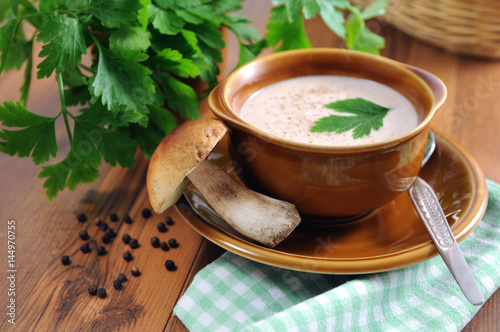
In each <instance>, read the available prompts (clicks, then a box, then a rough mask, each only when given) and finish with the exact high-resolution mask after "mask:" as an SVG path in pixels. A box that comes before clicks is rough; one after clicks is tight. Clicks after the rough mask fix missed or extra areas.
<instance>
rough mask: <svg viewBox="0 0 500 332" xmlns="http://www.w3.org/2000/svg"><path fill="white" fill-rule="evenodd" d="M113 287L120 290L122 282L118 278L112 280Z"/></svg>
mask: <svg viewBox="0 0 500 332" xmlns="http://www.w3.org/2000/svg"><path fill="white" fill-rule="evenodd" d="M113 287H114V288H115V289H117V290H120V289H122V288H123V287H122V283H121V282H120V280H114V281H113Z"/></svg>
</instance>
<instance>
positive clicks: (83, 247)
mask: <svg viewBox="0 0 500 332" xmlns="http://www.w3.org/2000/svg"><path fill="white" fill-rule="evenodd" d="M80 250H81V251H82V252H83V253H84V254H86V253H89V252H90V246H89V244H88V243H84V244H82V245H81V246H80Z"/></svg>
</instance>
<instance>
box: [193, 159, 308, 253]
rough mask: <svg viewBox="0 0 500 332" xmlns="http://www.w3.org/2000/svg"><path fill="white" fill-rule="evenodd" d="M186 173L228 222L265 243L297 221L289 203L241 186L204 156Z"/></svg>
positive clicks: (285, 233)
mask: <svg viewBox="0 0 500 332" xmlns="http://www.w3.org/2000/svg"><path fill="white" fill-rule="evenodd" d="M187 177H188V178H189V180H190V181H191V182H192V183H193V184H194V185H195V186H196V188H197V189H198V190H199V191H200V193H201V194H202V195H203V197H204V198H205V199H206V200H207V202H208V203H209V204H210V205H211V206H212V208H213V209H214V210H215V211H216V212H217V213H218V214H219V215H220V216H221V217H222V218H223V219H224V220H225V221H226V222H227V223H228V224H229V225H231V226H232V227H233V228H234V229H235V230H237V231H238V232H240V233H241V234H243V235H246V236H248V237H249V238H251V239H254V240H256V241H258V242H260V243H262V244H264V245H266V246H268V247H271V248H272V247H274V246H276V245H277V244H278V243H280V242H281V241H282V240H283V239H285V238H286V237H287V236H288V235H289V234H290V233H291V232H292V231H293V230H294V229H295V227H296V226H297V225H298V224H299V222H300V215H299V213H298V212H297V209H296V208H295V206H294V205H293V204H291V203H288V202H284V201H280V200H277V199H274V198H271V197H268V196H265V195H262V194H260V193H257V192H255V191H252V190H250V189H248V188H246V187H244V186H243V185H241V184H240V183H239V182H238V181H236V180H235V179H234V178H232V177H231V176H230V175H229V174H228V173H226V172H225V171H224V170H223V169H222V168H220V167H218V166H217V165H215V164H213V163H211V162H210V161H208V160H204V161H202V162H201V163H200V164H199V165H198V166H196V167H195V168H194V169H193V170H192V171H191V172H190V173H189V174H188V175H187Z"/></svg>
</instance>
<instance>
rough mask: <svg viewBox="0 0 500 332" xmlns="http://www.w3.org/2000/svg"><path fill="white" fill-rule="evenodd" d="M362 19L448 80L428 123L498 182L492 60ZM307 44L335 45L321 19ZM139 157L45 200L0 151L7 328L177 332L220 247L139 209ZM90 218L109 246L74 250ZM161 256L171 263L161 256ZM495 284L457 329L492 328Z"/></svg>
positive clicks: (498, 114) (262, 6)
mask: <svg viewBox="0 0 500 332" xmlns="http://www.w3.org/2000/svg"><path fill="white" fill-rule="evenodd" d="M268 9H269V4H268V2H267V1H247V4H246V8H245V9H244V11H245V13H246V14H247V15H248V16H249V17H250V18H251V19H252V20H253V21H254V26H255V27H257V28H258V29H259V30H260V31H261V32H263V31H264V26H265V23H266V20H267V13H268ZM372 23H373V24H372V26H371V27H372V28H373V29H375V30H377V31H378V32H380V33H382V34H383V35H385V36H386V38H387V46H386V48H385V50H384V51H383V55H385V56H387V57H390V58H393V59H396V60H399V61H402V62H405V63H408V64H412V65H415V66H418V67H421V68H422V69H425V70H428V71H430V72H432V73H434V74H436V75H437V76H439V77H440V78H441V79H442V80H443V81H444V82H445V83H446V85H447V87H448V93H449V95H448V99H447V101H446V103H445V104H444V106H443V107H441V110H440V111H439V113H438V114H437V116H436V118H435V119H434V121H433V126H435V127H439V128H441V129H442V130H444V131H445V132H446V133H448V134H449V135H451V136H452V137H454V138H455V139H456V140H457V141H458V142H460V143H461V144H462V145H463V146H464V147H465V148H466V149H467V150H468V151H469V152H470V153H471V154H472V155H473V156H474V157H475V159H476V160H477V161H478V163H479V164H480V166H481V167H482V169H483V171H484V174H485V175H486V177H487V178H490V179H492V180H494V181H497V182H500V172H499V171H498V165H499V164H500V149H499V147H498V143H499V140H498V136H497V135H498V134H499V131H500V111H498V109H497V110H496V109H495V106H496V107H497V108H498V107H499V106H498V105H500V62H494V61H485V60H481V59H473V58H467V57H463V56H457V55H453V54H449V53H446V52H444V51H441V50H439V49H436V48H434V47H430V46H427V45H425V44H423V43H421V42H418V41H416V40H414V39H412V38H410V37H408V36H406V35H404V34H402V33H400V32H398V31H395V30H394V29H392V28H390V27H387V26H383V25H382V24H380V23H378V22H372ZM307 29H308V31H309V33H310V36H311V40H312V42H313V44H314V46H330V47H338V46H341V44H340V42H339V41H338V39H336V38H333V36H332V34H331V33H329V32H327V30H326V28H325V26H324V25H323V23H322V22H321V21H317V20H315V21H310V22H308V23H307ZM234 46H235V44H234V41H232V42H230V43H229V49H230V50H229V58H228V62H229V63H234V61H235V59H236V57H237V54H236V53H234ZM20 80H21V75H19V74H17V73H9V74H5V75H2V77H1V78H0V100H1V101H4V100H17V98H18V96H19V93H18V87H19V86H20ZM28 108H29V109H30V110H32V111H34V112H36V113H40V114H45V115H49V114H55V112H57V110H58V109H59V104H58V94H57V88H56V83H55V81H54V79H53V78H51V79H46V80H43V81H35V82H34V84H33V88H32V91H31V97H30V100H29V102H28ZM59 125H61V124H58V127H57V131H58V133H59V134H60V136H58V145H59V149H60V151H63V152H64V151H67V149H68V142H67V139H66V138H65V137H66V136H64V132H63V131H64V130H63V127H62V126H59ZM146 169H147V160H145V159H144V158H143V157H141V156H140V155H138V157H137V167H136V168H135V169H122V168H120V167H115V168H111V167H109V166H107V165H105V166H103V167H101V169H100V173H101V176H100V178H99V179H98V180H97V181H96V182H95V183H93V184H90V185H81V186H79V187H78V188H77V189H76V190H75V191H74V192H70V191H65V192H63V193H62V194H60V195H59V196H58V197H57V198H56V199H55V200H54V201H53V202H51V203H49V202H47V199H46V197H45V192H44V190H43V189H42V184H43V181H42V180H41V179H37V174H38V172H39V171H40V168H39V167H37V166H34V165H33V164H32V162H31V161H30V160H28V159H19V158H12V157H9V156H6V155H3V154H2V155H0V174H1V176H0V225H1V227H0V234H1V245H0V248H2V250H3V251H4V252H3V254H2V255H3V256H2V259H1V264H0V266H1V271H2V272H1V273H2V280H3V281H2V283H1V287H0V303H1V308H2V309H1V312H2V316H1V317H2V318H1V319H0V324H1V326H0V330H2V331H5V330H6V329H13V328H14V325H11V324H9V323H8V322H7V319H8V318H9V317H8V316H6V305H8V303H9V302H8V301H9V300H10V299H11V298H13V297H12V296H11V295H9V294H8V293H9V292H8V291H9V286H10V285H9V283H6V282H5V280H6V274H7V272H6V271H7V270H8V268H7V258H6V256H7V254H5V252H6V247H7V245H6V237H7V222H8V220H15V225H16V230H15V232H16V235H15V243H16V258H15V269H16V270H17V273H15V278H16V279H15V305H16V307H15V308H16V309H15V313H16V324H15V328H16V329H17V330H19V331H35V330H37V331H48V330H60V331H68V330H84V331H86V330H93V331H100V330H111V329H117V328H120V329H121V330H134V331H158V330H161V329H164V330H168V331H170V330H182V329H185V327H184V326H183V324H182V323H181V322H180V321H179V320H178V319H177V318H176V317H174V316H173V315H172V309H173V307H174V305H175V304H176V302H177V301H178V300H179V298H180V296H181V295H182V294H183V292H184V291H185V289H186V287H188V286H189V284H190V282H191V280H192V279H193V277H194V275H195V274H196V273H197V272H198V271H199V270H200V269H202V268H203V267H204V266H206V265H207V264H208V263H209V262H210V261H212V260H214V259H215V258H216V257H218V256H220V255H221V254H222V253H223V252H224V251H223V250H222V249H220V248H218V247H217V246H215V245H213V244H211V243H210V242H209V241H207V240H204V239H203V238H202V237H201V236H199V235H198V234H197V233H196V232H195V231H193V230H192V229H191V228H190V227H189V226H188V225H186V224H184V223H183V222H180V221H179V220H180V218H179V216H178V215H176V213H175V211H173V210H171V211H168V212H167V213H165V214H164V215H162V216H153V217H152V218H150V219H145V218H143V217H142V216H141V210H142V209H143V208H148V207H149V201H148V197H147V193H146V186H145V172H146ZM81 212H84V213H86V215H87V216H88V217H89V221H88V222H86V223H79V222H77V220H76V215H77V214H78V213H81ZM111 212H116V213H117V214H118V216H119V217H120V218H121V217H123V216H124V214H125V213H129V214H130V216H131V217H132V219H133V220H134V222H133V224H131V225H129V224H124V223H122V222H121V221H119V222H117V223H114V222H111V221H110V220H109V217H108V216H109V214H110V213H111ZM167 215H168V216H171V217H172V218H173V220H174V221H176V223H175V225H173V226H171V227H169V231H168V232H167V233H163V234H161V235H159V237H160V238H161V239H162V240H167V239H169V238H176V239H177V241H178V242H179V243H180V246H179V248H177V249H171V250H170V251H168V252H163V251H161V250H160V249H153V248H151V246H150V244H149V239H150V238H151V236H153V235H157V234H159V233H158V231H157V230H156V224H157V223H158V222H159V221H162V220H163V219H164V217H165V216H167ZM95 217H100V218H102V219H105V221H107V222H108V224H109V225H110V226H111V227H112V228H114V229H115V230H116V231H117V232H118V239H117V240H115V242H114V243H112V244H110V245H107V249H108V254H107V255H105V256H97V253H96V251H95V250H94V251H93V252H91V253H90V254H82V253H81V252H80V251H79V247H80V245H81V243H82V241H81V240H80V239H79V238H78V232H79V231H80V230H83V229H87V230H88V232H89V234H90V236H91V244H92V246H95V242H96V241H100V240H99V239H100V236H101V235H102V234H103V233H102V231H100V230H98V228H97V227H96V226H95V225H94V224H93V222H92V220H93V219H94V218H95ZM124 233H128V234H130V235H131V236H132V237H135V238H137V239H138V240H139V243H140V244H141V247H140V248H139V249H136V250H133V255H134V260H133V261H131V262H125V261H124V260H123V259H122V258H121V256H122V253H123V251H124V250H126V249H127V248H126V245H125V244H123V242H122V241H121V239H120V238H121V236H122V235H123V234H124ZM65 254H66V255H69V256H70V257H71V261H72V264H71V265H69V266H63V265H62V264H61V263H60V257H61V256H62V255H65ZM166 259H172V260H173V261H174V262H175V263H176V264H177V266H178V269H177V271H175V272H168V271H167V270H166V269H165V267H164V266H163V264H164V262H165V260H166ZM133 266H137V267H139V269H140V270H141V271H142V275H141V276H140V277H137V278H134V277H132V276H131V275H130V269H131V267H133ZM121 272H125V273H126V274H127V276H128V278H129V281H128V282H126V283H125V286H124V289H123V290H121V291H116V290H114V289H113V285H112V283H113V280H114V279H116V277H117V275H118V274H119V273H121ZM92 283H98V284H99V285H100V286H103V287H105V288H106V289H107V290H108V297H107V298H106V299H99V298H97V297H91V296H89V294H88V293H87V287H88V285H89V284H92ZM499 312H500V291H497V292H496V293H495V294H494V296H493V297H492V298H491V299H490V300H488V302H487V303H486V304H485V305H484V307H483V308H482V309H481V310H480V311H479V313H478V314H477V315H476V316H475V317H474V319H473V320H472V321H471V322H470V324H469V325H468V326H467V327H466V329H465V330H466V331H479V330H482V331H493V330H497V331H498V326H500V315H499Z"/></svg>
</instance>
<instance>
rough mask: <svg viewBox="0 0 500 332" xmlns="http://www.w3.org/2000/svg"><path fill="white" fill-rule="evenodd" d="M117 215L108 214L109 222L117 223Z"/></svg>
mask: <svg viewBox="0 0 500 332" xmlns="http://www.w3.org/2000/svg"><path fill="white" fill-rule="evenodd" d="M118 219H119V218H118V215H117V214H116V213H114V212H113V213H110V214H109V220H111V221H112V222H117V221H118Z"/></svg>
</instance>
